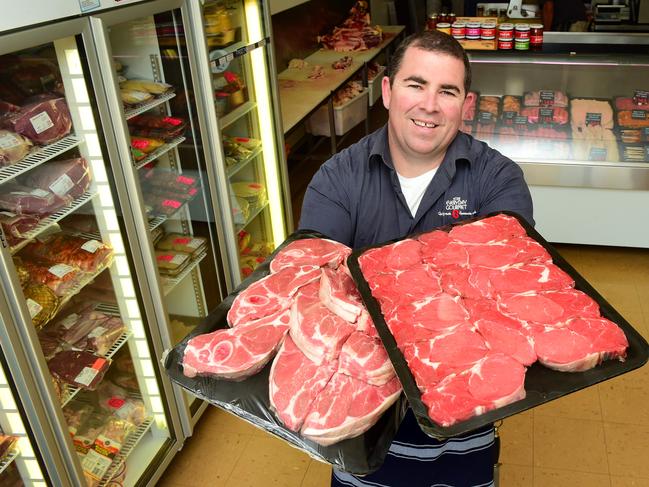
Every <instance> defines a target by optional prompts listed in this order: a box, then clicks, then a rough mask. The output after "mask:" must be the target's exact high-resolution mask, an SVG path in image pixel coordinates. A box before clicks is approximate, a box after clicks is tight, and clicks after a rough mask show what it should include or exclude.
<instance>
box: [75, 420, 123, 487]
mask: <svg viewBox="0 0 649 487" xmlns="http://www.w3.org/2000/svg"><path fill="white" fill-rule="evenodd" d="M134 429H135V426H134V425H133V424H132V423H129V422H128V421H124V420H122V419H118V418H114V417H109V418H108V419H107V421H106V422H105V423H104V427H103V428H102V430H101V432H100V433H99V435H97V438H95V442H94V443H93V445H92V448H91V449H89V450H88V453H86V455H85V457H84V458H83V460H82V461H81V467H82V468H83V471H84V475H85V477H86V484H87V485H88V486H91V487H92V486H95V485H99V483H100V482H101V480H102V478H103V477H104V475H106V472H107V471H108V469H109V468H110V466H111V464H112V463H113V460H114V458H115V457H116V456H117V454H118V453H119V452H120V451H121V449H122V445H123V444H124V442H125V441H126V438H127V437H128V435H129V434H130V433H131V431H133V430H134Z"/></svg>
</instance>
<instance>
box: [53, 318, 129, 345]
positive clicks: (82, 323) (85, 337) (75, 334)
mask: <svg viewBox="0 0 649 487" xmlns="http://www.w3.org/2000/svg"><path fill="white" fill-rule="evenodd" d="M69 326H70V327H69V328H68V329H67V330H66V331H65V333H64V334H63V336H62V340H63V341H64V342H66V343H67V344H69V345H70V346H71V347H73V348H77V349H79V350H87V351H89V352H95V353H97V354H99V355H105V354H106V353H108V351H109V350H110V348H111V347H112V346H113V345H114V344H115V342H116V341H117V339H118V338H119V337H120V336H121V335H122V333H124V330H125V329H126V327H125V326H124V323H123V322H122V320H120V319H119V318H118V317H116V316H107V315H105V314H104V313H101V312H99V311H95V310H88V311H86V312H83V313H82V314H80V315H76V319H74V321H73V322H71V324H70V325H69Z"/></svg>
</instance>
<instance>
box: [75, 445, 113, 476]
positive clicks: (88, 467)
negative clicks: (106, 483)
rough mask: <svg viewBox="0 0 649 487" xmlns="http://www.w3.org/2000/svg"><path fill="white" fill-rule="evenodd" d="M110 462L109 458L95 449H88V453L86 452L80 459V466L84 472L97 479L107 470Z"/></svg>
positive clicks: (111, 461)
mask: <svg viewBox="0 0 649 487" xmlns="http://www.w3.org/2000/svg"><path fill="white" fill-rule="evenodd" d="M111 463H113V460H112V459H111V458H108V457H105V456H103V455H102V454H100V453H98V452H96V451H95V450H88V453H86V455H85V456H84V457H83V460H82V461H81V466H82V467H83V471H84V472H86V473H87V474H88V475H90V476H91V477H92V478H94V479H96V480H99V479H101V478H102V477H103V476H104V474H105V473H106V472H107V471H108V469H109V468H110V464H111Z"/></svg>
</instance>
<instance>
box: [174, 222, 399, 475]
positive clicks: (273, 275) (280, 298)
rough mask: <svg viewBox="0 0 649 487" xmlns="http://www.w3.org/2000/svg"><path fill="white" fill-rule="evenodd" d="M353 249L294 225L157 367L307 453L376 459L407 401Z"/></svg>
mask: <svg viewBox="0 0 649 487" xmlns="http://www.w3.org/2000/svg"><path fill="white" fill-rule="evenodd" d="M350 253H351V249H350V248H348V247H346V246H344V245H342V244H339V243H337V242H334V241H332V240H329V239H326V238H325V237H324V236H322V235H320V234H317V233H312V232H307V231H298V232H296V233H295V234H293V235H291V236H290V237H289V238H288V239H287V240H286V241H285V242H284V243H283V244H282V245H281V246H280V247H279V248H278V249H277V250H276V251H275V252H273V254H272V255H271V256H270V258H269V259H268V260H266V261H265V262H264V263H263V264H261V265H260V266H258V267H257V268H256V270H255V271H254V272H253V273H252V274H251V275H250V277H248V278H247V279H246V280H245V281H244V282H243V283H242V284H241V286H240V287H239V288H238V289H237V290H236V291H235V292H234V293H232V294H231V295H230V296H228V297H227V298H226V299H225V300H224V302H223V303H222V304H221V305H220V306H219V307H218V308H217V309H216V310H215V311H214V312H213V313H212V314H210V315H209V316H208V317H207V319H205V320H203V322H202V323H201V324H200V325H199V326H198V327H197V328H196V329H195V330H194V331H192V333H191V334H190V335H189V336H188V337H186V338H185V339H184V340H183V341H182V342H181V343H180V344H178V345H177V346H176V347H174V348H173V349H172V350H171V351H170V353H169V354H168V356H167V358H166V361H165V364H166V367H167V372H168V373H169V375H170V377H171V378H172V380H174V381H175V382H177V383H178V384H179V385H181V386H182V387H184V388H186V389H187V390H189V391H191V392H192V393H193V394H196V395H198V396H199V397H201V398H203V399H205V400H207V401H209V402H210V403H212V404H215V405H217V406H219V407H221V408H223V409H225V410H227V411H230V412H232V413H234V414H236V415H237V416H239V417H241V418H243V419H245V420H246V421H249V422H251V423H252V424H254V425H256V426H258V427H260V428H263V429H264V430H266V431H269V432H271V433H273V434H274V435H276V436H278V437H280V438H282V439H284V440H286V441H288V442H289V443H290V444H292V445H293V446H296V447H297V448H300V449H302V450H304V451H306V452H307V453H309V454H310V455H312V456H314V457H315V458H318V459H320V460H322V461H325V462H328V463H331V464H332V465H335V466H336V467H338V468H342V469H343V470H345V471H348V472H352V473H357V474H366V473H369V472H372V471H374V470H376V469H377V468H378V467H379V466H380V464H381V463H382V462H383V458H384V456H385V455H386V454H387V449H388V447H389V443H390V441H391V439H392V437H393V436H394V434H395V433H396V428H397V426H398V424H399V422H400V420H401V418H402V416H403V414H404V412H405V409H404V408H403V406H404V403H403V402H402V401H401V400H400V397H401V385H400V383H399V380H398V379H397V377H396V376H395V372H394V369H393V368H392V364H391V363H390V361H389V358H388V354H387V352H386V350H385V349H384V348H383V345H382V344H381V342H380V340H379V339H378V336H377V334H376V331H375V329H374V325H373V324H372V321H371V319H370V318H369V315H368V312H367V310H366V308H365V306H364V305H363V302H362V300H361V297H360V295H359V294H358V292H357V291H356V288H355V286H354V283H353V281H352V279H351V277H350V275H349V270H348V269H347V267H346V264H345V260H346V258H347V256H348V255H349V254H350ZM296 397H298V398H299V400H295V398H296ZM368 445H372V447H371V448H370V447H369V446H368Z"/></svg>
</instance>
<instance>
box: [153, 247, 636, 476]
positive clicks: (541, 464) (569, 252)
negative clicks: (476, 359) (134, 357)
mask: <svg viewBox="0 0 649 487" xmlns="http://www.w3.org/2000/svg"><path fill="white" fill-rule="evenodd" d="M558 247H559V250H560V252H561V253H562V255H563V256H564V257H566V259H567V260H568V261H569V262H570V263H571V264H572V265H573V266H574V267H575V268H576V269H577V270H578V271H579V272H580V273H581V274H582V275H583V276H584V277H585V278H586V280H588V281H589V282H590V283H591V284H592V285H593V286H594V287H595V288H596V289H597V290H598V291H599V292H600V293H601V294H602V295H603V296H604V298H605V299H606V300H608V301H609V302H610V303H611V304H612V305H613V307H615V308H616V309H617V310H618V311H619V312H620V313H621V314H622V315H623V316H624V317H625V318H626V319H627V320H628V321H629V322H630V323H631V324H632V325H633V326H634V327H635V328H636V329H637V330H639V331H640V332H641V333H642V334H643V335H644V336H645V337H646V338H648V339H649V251H647V250H637V249H618V248H606V247H586V246H568V245H561V246H558ZM500 434H501V442H502V443H501V444H502V450H501V462H502V466H501V468H500V486H501V487H519V486H520V487H647V486H649V366H646V367H644V368H642V369H640V370H637V371H635V372H631V373H629V374H626V375H623V376H621V377H619V378H617V379H613V380H609V381H606V382H603V383H601V384H599V385H596V386H593V387H590V388H588V389H584V390H583V391H580V392H577V393H575V394H572V395H569V396H566V397H564V398H563V399H559V400H556V401H553V402H550V403H548V404H546V405H544V406H541V407H537V408H535V409H533V410H531V411H527V412H524V413H521V414H518V415H516V416H513V417H511V418H508V419H506V420H505V421H504V424H503V426H502V427H501V429H500ZM329 475H330V469H329V467H327V466H326V465H324V464H322V463H320V462H318V461H315V460H312V459H311V458H310V457H309V456H307V455H306V454H304V453H301V452H299V451H298V450H296V449H293V448H291V447H289V446H288V445H287V444H286V443H285V442H283V441H281V440H278V439H276V438H274V437H271V436H270V435H268V434H266V433H264V432H263V431H260V430H258V429H257V428H254V427H252V426H249V425H248V424H247V423H245V422H243V421H242V420H239V419H237V418H235V417H234V416H232V415H230V414H229V413H226V412H223V411H221V410H218V409H216V408H210V409H208V411H207V412H206V413H205V415H204V417H203V418H202V419H201V421H200V423H199V424H198V426H197V429H196V433H195V434H194V436H193V437H192V438H190V439H189V440H188V441H187V443H186V445H185V447H184V448H183V450H182V451H181V452H180V453H179V454H178V456H177V457H176V458H175V459H174V461H173V463H172V464H171V466H170V467H169V469H168V470H167V472H166V473H165V475H164V477H163V479H162V481H161V482H160V484H159V485H160V486H163V487H190V486H191V487H195V486H210V487H220V486H224V487H225V486H227V487H246V486H251V487H252V486H254V487H265V486H271V485H273V486H282V487H324V486H327V485H329ZM404 487H407V485H406V484H404Z"/></svg>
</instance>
